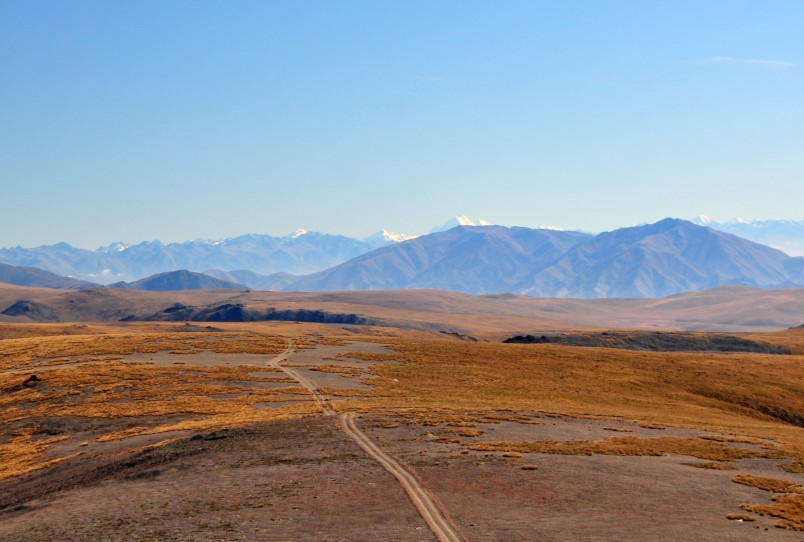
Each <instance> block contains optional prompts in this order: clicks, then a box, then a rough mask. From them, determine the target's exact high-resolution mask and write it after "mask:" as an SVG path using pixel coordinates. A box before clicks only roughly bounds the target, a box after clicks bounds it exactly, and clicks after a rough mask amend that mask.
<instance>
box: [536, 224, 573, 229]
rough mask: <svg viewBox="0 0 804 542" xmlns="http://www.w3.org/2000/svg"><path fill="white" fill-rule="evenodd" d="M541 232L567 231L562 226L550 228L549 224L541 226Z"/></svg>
mask: <svg viewBox="0 0 804 542" xmlns="http://www.w3.org/2000/svg"><path fill="white" fill-rule="evenodd" d="M539 229H540V230H551V231H567V230H566V228H562V227H561V226H548V225H547V224H541V225H540V226H539Z"/></svg>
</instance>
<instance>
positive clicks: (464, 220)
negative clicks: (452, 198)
mask: <svg viewBox="0 0 804 542" xmlns="http://www.w3.org/2000/svg"><path fill="white" fill-rule="evenodd" d="M457 226H493V224H492V223H491V222H489V221H488V220H484V219H482V218H481V219H479V220H473V219H471V218H469V217H468V216H466V215H458V216H456V217H454V218H450V219H449V220H447V221H446V222H445V223H444V224H443V225H441V226H437V227H435V228H433V229H432V230H430V233H436V232H439V231H446V230H450V229H452V228H455V227H457Z"/></svg>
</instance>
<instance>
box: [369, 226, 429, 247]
mask: <svg viewBox="0 0 804 542" xmlns="http://www.w3.org/2000/svg"><path fill="white" fill-rule="evenodd" d="M416 237H418V236H417V235H408V234H406V233H396V232H392V231H388V230H386V229H382V230H380V231H378V232H377V233H375V234H372V235H369V236H368V237H366V238H365V239H363V241H364V242H366V243H369V244H370V245H372V246H374V247H381V246H385V245H390V244H393V243H401V242H402V241H408V240H409V239H415V238H416Z"/></svg>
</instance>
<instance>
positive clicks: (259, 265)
mask: <svg viewBox="0 0 804 542" xmlns="http://www.w3.org/2000/svg"><path fill="white" fill-rule="evenodd" d="M390 242H392V241H388V240H385V241H382V240H377V239H374V240H372V241H371V242H367V241H361V240H359V239H353V238H351V237H345V236H342V235H328V234H323V233H316V232H306V231H302V232H297V234H294V235H289V236H285V237H272V236H270V235H257V234H249V235H241V236H239V237H234V238H231V239H225V240H222V241H206V240H196V241H187V242H184V243H170V244H164V243H161V242H160V241H146V242H143V243H139V244H137V245H132V246H128V245H125V244H122V243H114V244H112V245H109V246H106V247H101V248H99V249H97V250H84V249H80V248H75V247H72V246H70V245H68V244H67V243H59V244H57V245H48V246H41V247H35V248H22V247H16V248H5V249H0V262H2V263H6V264H9V265H26V266H34V267H39V268H41V269H45V270H48V271H50V272H52V273H57V274H60V275H69V276H75V277H81V278H83V279H87V280H91V281H93V282H100V283H103V284H108V283H111V282H115V281H121V280H128V281H130V280H133V279H138V278H140V277H147V276H150V275H153V274H155V273H162V272H167V271H173V270H176V269H188V270H190V271H196V272H201V271H204V270H206V269H222V270H225V271H232V270H237V269H248V270H250V271H253V272H255V273H260V274H265V275H269V274H272V273H278V272H286V273H295V274H304V273H314V272H316V271H321V270H323V269H328V268H330V267H333V266H335V265H338V264H340V263H343V262H345V261H347V260H349V259H351V258H354V257H356V256H359V255H361V254H365V253H366V252H368V251H370V250H372V249H374V248H376V247H377V246H379V245H382V244H388V243H390Z"/></svg>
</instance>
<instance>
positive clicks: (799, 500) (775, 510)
mask: <svg viewBox="0 0 804 542" xmlns="http://www.w3.org/2000/svg"><path fill="white" fill-rule="evenodd" d="M742 508H743V510H747V511H749V512H753V513H755V514H759V515H760V516H773V517H776V518H779V519H780V520H781V521H778V522H777V523H776V526H777V527H779V528H781V529H790V530H791V531H804V495H799V494H795V493H782V494H779V495H774V497H773V504H744V505H742Z"/></svg>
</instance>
